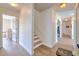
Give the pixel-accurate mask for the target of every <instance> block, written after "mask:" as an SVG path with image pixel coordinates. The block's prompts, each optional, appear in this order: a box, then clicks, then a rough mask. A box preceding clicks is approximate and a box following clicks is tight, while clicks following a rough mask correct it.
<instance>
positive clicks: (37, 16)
mask: <svg viewBox="0 0 79 59" xmlns="http://www.w3.org/2000/svg"><path fill="white" fill-rule="evenodd" d="M33 12H34V34H36V35H39V34H38V31H39V29H38V28H39V25H40V24H39V21H40V20H41V18H40V12H39V11H37V10H35V9H34V11H33Z"/></svg>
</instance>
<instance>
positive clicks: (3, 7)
mask: <svg viewBox="0 0 79 59" xmlns="http://www.w3.org/2000/svg"><path fill="white" fill-rule="evenodd" d="M17 4H18V6H17V7H12V6H11V5H10V4H9V3H0V10H12V11H16V12H19V11H20V10H21V9H22V7H24V6H28V7H29V6H30V3H17Z"/></svg>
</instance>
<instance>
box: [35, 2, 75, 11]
mask: <svg viewBox="0 0 79 59" xmlns="http://www.w3.org/2000/svg"><path fill="white" fill-rule="evenodd" d="M59 4H60V3H35V4H34V8H35V9H36V10H38V11H40V12H41V11H44V10H46V9H48V8H50V7H52V8H54V9H55V10H56V11H63V10H72V9H74V7H75V3H67V4H66V7H65V8H63V9H62V8H60V7H59Z"/></svg>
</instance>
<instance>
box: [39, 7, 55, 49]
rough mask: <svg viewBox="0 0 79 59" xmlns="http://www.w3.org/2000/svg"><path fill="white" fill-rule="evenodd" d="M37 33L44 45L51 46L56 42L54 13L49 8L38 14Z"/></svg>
mask: <svg viewBox="0 0 79 59" xmlns="http://www.w3.org/2000/svg"><path fill="white" fill-rule="evenodd" d="M38 24H39V33H40V37H41V40H42V41H43V43H44V44H45V45H47V46H48V47H50V48H52V47H53V46H54V44H55V43H56V36H55V35H56V13H55V11H54V10H53V9H52V8H50V9H47V10H45V11H43V12H41V14H40V20H39V21H38Z"/></svg>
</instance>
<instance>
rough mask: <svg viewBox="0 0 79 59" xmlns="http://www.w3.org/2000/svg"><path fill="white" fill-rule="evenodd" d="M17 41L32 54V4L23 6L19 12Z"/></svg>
mask: <svg viewBox="0 0 79 59" xmlns="http://www.w3.org/2000/svg"><path fill="white" fill-rule="evenodd" d="M19 43H20V45H21V46H22V47H24V48H25V49H26V50H27V51H28V53H29V54H30V55H32V46H33V45H32V4H28V5H27V6H26V7H23V8H22V10H21V12H20V19H19Z"/></svg>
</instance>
